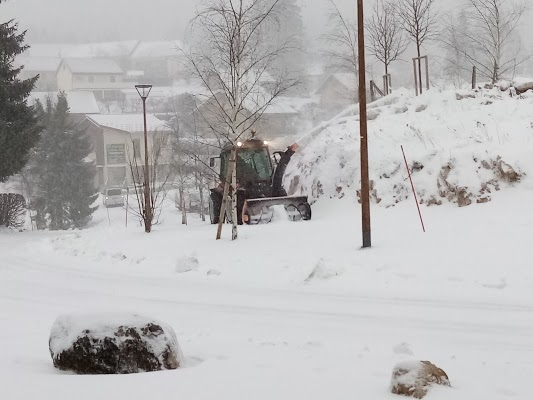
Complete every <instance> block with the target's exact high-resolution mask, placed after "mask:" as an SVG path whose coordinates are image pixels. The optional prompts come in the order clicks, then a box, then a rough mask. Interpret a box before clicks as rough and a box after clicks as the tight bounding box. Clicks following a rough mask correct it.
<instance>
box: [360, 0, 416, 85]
mask: <svg viewBox="0 0 533 400" xmlns="http://www.w3.org/2000/svg"><path fill="white" fill-rule="evenodd" d="M366 31H367V36H368V50H369V52H370V54H371V55H373V56H374V57H375V58H376V59H378V60H379V61H380V62H382V63H383V65H384V67H385V75H388V74H389V65H390V64H391V63H392V62H393V61H396V60H398V59H399V58H400V57H401V56H402V54H403V53H404V52H405V50H406V49H407V45H408V42H407V40H406V38H405V36H404V35H403V31H402V27H401V25H400V23H399V21H398V19H397V18H396V17H395V11H394V6H393V3H392V1H391V0H377V2H376V4H375V5H374V14H373V15H372V17H371V18H370V19H368V20H367V22H366Z"/></svg>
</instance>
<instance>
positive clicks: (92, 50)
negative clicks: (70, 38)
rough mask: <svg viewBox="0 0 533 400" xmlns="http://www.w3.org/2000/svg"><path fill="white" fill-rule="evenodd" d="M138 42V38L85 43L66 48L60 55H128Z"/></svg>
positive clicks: (73, 56)
mask: <svg viewBox="0 0 533 400" xmlns="http://www.w3.org/2000/svg"><path fill="white" fill-rule="evenodd" d="M138 44H139V41H138V40H125V41H118V42H102V43H85V44H79V45H76V46H70V47H68V48H66V49H65V50H63V51H62V55H63V57H70V58H96V57H111V58H113V57H128V56H129V55H131V53H132V52H133V50H135V48H136V47H137V45H138Z"/></svg>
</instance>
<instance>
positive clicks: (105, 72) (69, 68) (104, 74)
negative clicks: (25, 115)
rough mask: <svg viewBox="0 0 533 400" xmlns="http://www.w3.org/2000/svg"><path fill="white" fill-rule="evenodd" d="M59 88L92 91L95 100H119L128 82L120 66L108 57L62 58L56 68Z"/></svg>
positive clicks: (130, 85) (129, 85)
mask: <svg viewBox="0 0 533 400" xmlns="http://www.w3.org/2000/svg"><path fill="white" fill-rule="evenodd" d="M57 84H58V88H59V90H64V91H77V90H88V91H92V92H93V93H94V95H95V96H96V99H97V100H100V101H103V100H120V99H121V94H122V93H121V90H122V89H126V88H130V87H132V86H134V85H135V84H134V83H132V82H128V81H127V80H126V76H125V73H124V71H123V70H122V68H120V66H119V65H118V64H117V62H116V61H114V60H112V59H109V58H64V59H63V60H61V63H60V64H59V67H58V70H57Z"/></svg>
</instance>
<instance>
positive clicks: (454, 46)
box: [441, 12, 472, 88]
mask: <svg viewBox="0 0 533 400" xmlns="http://www.w3.org/2000/svg"><path fill="white" fill-rule="evenodd" d="M444 25H445V29H444V31H443V32H442V38H441V42H442V43H443V45H444V46H443V47H444V51H445V54H444V55H443V56H442V60H443V70H442V71H443V73H444V76H445V77H446V80H447V81H451V82H453V84H454V86H455V87H456V88H461V87H463V85H465V84H466V83H467V82H468V81H469V80H470V79H471V76H470V74H471V72H472V62H471V61H470V60H469V59H468V58H467V57H466V56H465V54H468V52H467V51H466V49H467V47H468V46H467V42H466V40H465V37H464V35H463V34H462V33H461V31H462V28H461V27H466V25H467V19H466V16H465V14H464V13H463V12H461V13H459V14H458V15H447V16H446V17H445V22H444Z"/></svg>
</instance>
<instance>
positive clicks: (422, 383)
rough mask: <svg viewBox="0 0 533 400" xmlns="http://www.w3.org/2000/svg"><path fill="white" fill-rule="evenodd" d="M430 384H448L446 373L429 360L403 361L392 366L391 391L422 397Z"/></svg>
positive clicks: (417, 397) (416, 397)
mask: <svg viewBox="0 0 533 400" xmlns="http://www.w3.org/2000/svg"><path fill="white" fill-rule="evenodd" d="M431 385H444V386H450V381H449V379H448V375H446V372H444V371H443V370H442V369H440V368H438V367H437V366H435V365H433V364H432V363H430V362H429V361H405V362H401V363H398V364H396V365H395V366H394V369H393V371H392V380H391V392H392V393H394V394H400V395H404V396H410V397H414V398H415V399H421V398H423V397H424V396H425V395H426V394H427V392H428V389H429V387H430V386H431Z"/></svg>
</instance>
